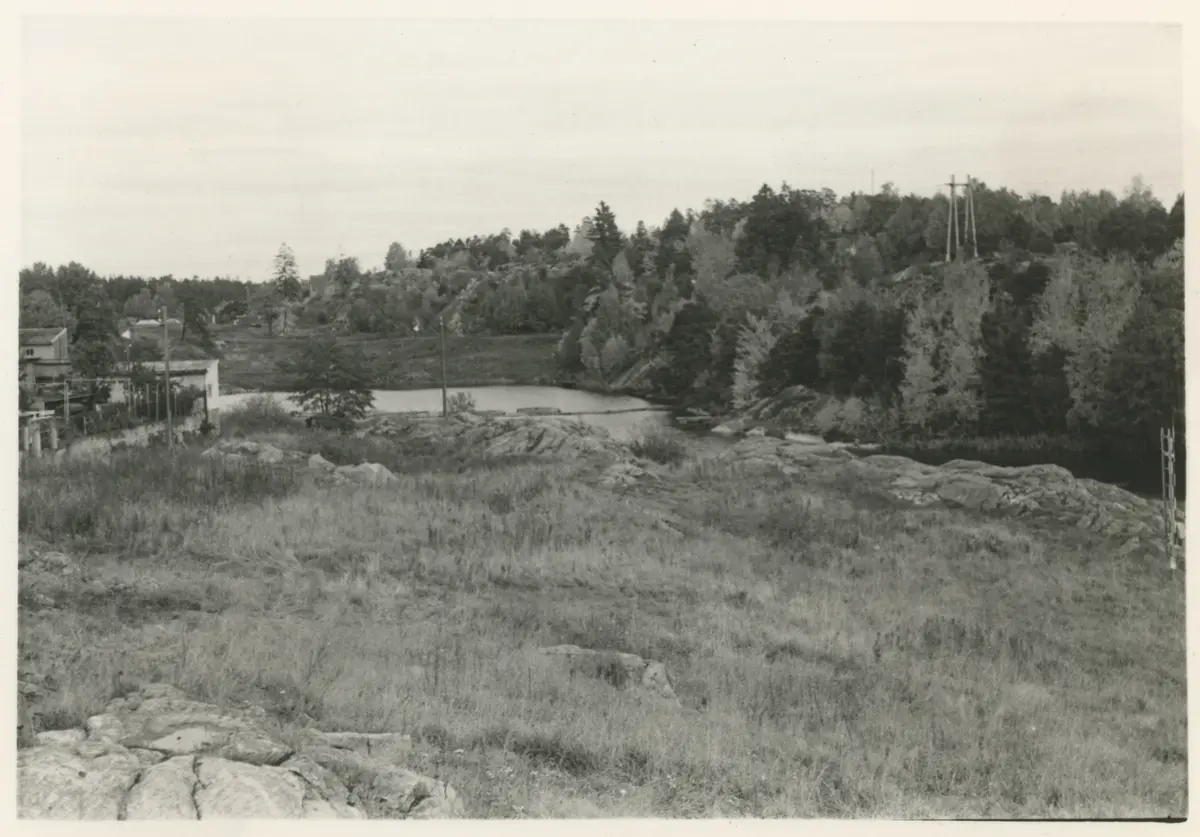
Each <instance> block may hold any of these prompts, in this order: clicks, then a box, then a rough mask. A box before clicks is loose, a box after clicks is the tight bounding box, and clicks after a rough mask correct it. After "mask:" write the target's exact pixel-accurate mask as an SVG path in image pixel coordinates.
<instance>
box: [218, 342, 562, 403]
mask: <svg viewBox="0 0 1200 837" xmlns="http://www.w3.org/2000/svg"><path fill="white" fill-rule="evenodd" d="M315 333H317V332H315V331H296V332H292V333H289V334H286V335H282V336H274V337H273V336H271V335H269V334H268V333H267V330H266V329H265V328H250V327H244V326H237V327H230V328H225V329H219V330H218V331H217V333H215V334H214V337H216V338H217V339H219V340H223V341H224V342H225V349H224V350H223V352H222V355H223V357H222V359H221V386H222V389H224V390H229V389H230V388H231V387H236V388H238V389H241V390H251V391H287V390H288V388H289V387H290V386H291V381H290V380H289V379H288V378H287V377H286V376H285V375H283V374H282V373H281V372H280V369H279V364H280V362H281V361H283V360H285V359H287V358H291V357H295V356H296V354H297V353H298V350H299V348H300V346H302V345H303V344H304V343H305V341H307V340H310V339H312V336H313V334H315ZM558 340H559V335H557V334H534V335H524V336H510V337H489V336H485V335H469V336H465V337H455V336H451V337H448V338H447V342H446V376H447V378H448V380H449V383H450V385H451V386H457V387H470V386H485V385H490V384H495V385H502V384H509V385H538V384H543V385H548V384H554V383H555V382H556V381H557V379H558V370H557V366H556V362H555V350H556V349H557V347H558ZM338 341H339V342H341V343H343V344H348V345H355V346H358V347H361V348H362V350H363V353H364V354H365V355H366V357H367V360H368V370H369V373H370V379H371V383H372V385H373V386H374V388H376V389H393V390H396V389H424V388H426V387H437V386H441V383H442V368H441V347H440V343H439V340H438V337H437V335H433V336H430V337H403V338H402V337H380V336H377V335H344V334H339V335H338Z"/></svg>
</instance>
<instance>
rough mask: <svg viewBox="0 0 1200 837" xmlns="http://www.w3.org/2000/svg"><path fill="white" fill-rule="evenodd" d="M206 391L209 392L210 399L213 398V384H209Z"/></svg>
mask: <svg viewBox="0 0 1200 837" xmlns="http://www.w3.org/2000/svg"><path fill="white" fill-rule="evenodd" d="M206 390H207V392H208V397H209V398H212V384H209V385H208V387H207V388H206Z"/></svg>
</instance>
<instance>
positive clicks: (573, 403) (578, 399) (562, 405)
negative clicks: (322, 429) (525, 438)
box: [214, 386, 668, 440]
mask: <svg viewBox="0 0 1200 837" xmlns="http://www.w3.org/2000/svg"><path fill="white" fill-rule="evenodd" d="M456 392H465V393H467V394H469V395H470V396H471V397H472V398H474V399H475V407H476V409H479V410H500V411H502V412H505V413H516V412H517V410H518V409H520V408H522V407H554V408H556V409H558V410H560V411H561V412H564V413H587V414H588V415H581V416H573V417H572V418H573V419H574V420H576V421H581V422H585V423H587V424H590V425H592V426H595V427H603V428H605V429H606V430H608V432H609V434H610V435H611V436H612V437H613V438H614V439H622V440H623V439H629V438H632V437H635V436H637V435H638V434H640V433H642V432H643V431H644V430H646V429H648V428H653V427H663V426H666V425H667V424H668V419H667V412H666V410H658V409H657V408H655V407H654V405H653V404H651V403H650V402H648V401H643V400H642V399H640V398H633V397H630V396H626V395H602V394H597V393H592V392H581V391H580V390H574V389H562V388H560V387H536V386H511V387H455V388H451V389H450V394H452V395H453V394H454V393H456ZM256 394H257V393H250V392H243V393H237V394H233V395H222V396H220V397H219V398H216V399H214V401H215V402H216V403H215V406H217V407H223V408H225V409H228V408H229V407H232V406H234V405H235V404H238V403H239V402H241V401H244V400H246V399H247V398H251V397H252V396H254V395H256ZM267 394H268V395H270V396H272V397H273V398H276V399H277V400H279V401H283V402H285V403H286V404H287V406H288V407H289V408H294V407H295V405H294V404H293V403H292V402H290V401H287V398H288V393H286V392H272V393H267ZM374 395H375V411H376V412H379V413H403V412H417V411H428V412H431V413H439V412H441V409H442V391H441V389H414V390H375V392H374ZM649 409H654V410H655V412H637V413H621V412H614V411H619V410H649ZM606 413H607V415H606Z"/></svg>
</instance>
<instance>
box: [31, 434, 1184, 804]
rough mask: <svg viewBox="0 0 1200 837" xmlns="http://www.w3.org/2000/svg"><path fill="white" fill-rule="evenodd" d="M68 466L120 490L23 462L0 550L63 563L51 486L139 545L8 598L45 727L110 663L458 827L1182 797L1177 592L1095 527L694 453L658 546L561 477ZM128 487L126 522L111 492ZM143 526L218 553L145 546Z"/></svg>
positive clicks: (655, 535) (626, 516)
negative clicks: (325, 756)
mask: <svg viewBox="0 0 1200 837" xmlns="http://www.w3.org/2000/svg"><path fill="white" fill-rule="evenodd" d="M299 438H300V439H308V440H309V443H311V444H314V445H316V444H324V443H325V442H323V441H322V440H321V439H320V437H319V436H318V435H317V434H302V435H301V436H300V437H299ZM334 444H336V445H338V446H341V447H340V448H339V449H341V450H343V451H345V453H343V454H342V455H345V456H350V455H351V454H353V455H355V456H359V455H369V456H371V457H372V458H373V459H372V461H381V459H382V457H384V456H387V455H391V456H395V457H399V456H400V454H399V453H396V452H395V451H396V450H401V449H402V447H397V448H396V449H393V452H392V453H391V454H388V453H387V450H385V447H384V442H383V441H380V440H376V441H370V440H353V439H345V440H338V441H337V442H336V443H334ZM368 444H369V445H376V444H378V445H379V447H377V448H365V447H360V445H368ZM327 458H333V457H332V456H331V457H327ZM114 461H115V460H114ZM385 464H386V463H385ZM75 467H76V468H77V471H75V472H73V473H72V480H73V481H74V483H76V484H77V485H79V486H89V485H91V486H95V487H96V489H97V492H101V491H108V492H109V493H110V494H112V495H114V496H115V497H116V499H115V500H114V501H113V502H112V503H109V502H108V501H107V499H104V498H99V497H97V498H96V499H95V500H92V499H91V496H92V495H91V494H90V493H89V492H86V491H84V492H81V493H79V494H77V495H72V494H70V491H71V490H72V489H71V488H70V487H69V486H67V485H65V484H64V482H63V479H64V477H63V474H62V473H57V472H54V471H51V470H48V469H47V470H45V471H43V470H40V469H38V468H34V469H33V470H32V471H31V472H30V473H28V474H27V475H26V476H25V477H24V478H23V480H22V486H21V492H22V494H21V510H22V515H23V520H22V537H23V538H24V537H35V536H36V537H38V538H41V539H44V540H46V541H49V542H51V543H53V544H56V545H59V546H66V547H67V548H68V549H70V546H71V545H70V544H69V542H68V541H67V540H66V538H64V536H63V534H62V533H60V531H59V530H58V529H57V528H56V527H57V526H58V525H59V522H60V521H59V519H58V518H54V517H52V516H51V515H53V514H54V513H55V512H52V511H51V510H49V509H48V508H43V507H44V506H49V505H51V504H50V503H49V501H50V500H52V499H54V498H55V497H56V496H58V494H60V493H63V494H65V495H66V496H67V497H68V499H69V500H70V502H69V503H68V504H67V507H68V508H83V507H84V503H83V501H84V499H86V500H87V502H88V503H92V504H93V505H92V506H89V507H90V508H93V509H94V513H95V517H96V519H97V520H100V521H105V526H104V527H101V528H99V529H97V530H94V531H100V532H101V533H102V534H105V533H106V534H105V536H106V537H107V538H108V541H109V542H111V543H120V542H126V543H134V544H140V545H141V547H142V548H141V549H139V550H137V551H123V552H120V553H117V554H115V555H113V556H111V557H108V558H104V557H103V556H100V557H98V558H97V559H96V561H95V564H94V566H93V567H92V568H91V569H92V571H93V574H94V575H95V576H96V577H97V578H100V579H105V578H119V579H121V580H123V581H124V582H125V583H124V584H123V585H122V586H120V587H119V588H118V587H116V586H114V585H111V584H110V590H109V592H108V593H107V594H105V595H99V594H96V593H89V592H87V591H86V590H83V589H75V588H73V587H72V586H71V585H72V584H73V582H72V581H70V580H69V579H60V580H57V581H56V582H55V583H58V584H59V585H60V588H56V589H55V590H54V591H53V592H54V594H55V598H56V600H57V602H58V604H57V605H55V606H53V607H51V606H48V605H45V604H44V603H39V602H38V601H36V600H34V598H33V597H29V599H28V600H25V599H23V600H22V606H21V613H20V618H21V624H20V632H19V637H18V642H19V646H20V652H21V671H22V677H23V678H26V677H31V676H32V675H33V674H34V673H36V674H37V675H39V676H40V677H41V678H42V679H43V680H45V679H47V678H52V679H53V680H54V681H55V682H56V683H57V688H56V689H55V690H54V691H53V692H51V693H50V694H49V695H48V696H47V697H45V698H44V699H42V700H41V702H40V704H39V706H38V707H37V709H38V711H39V712H40V713H41V714H40V718H41V720H40V721H39V723H40V724H41V725H42V726H41V728H48V725H49V724H51V723H52V724H54V725H56V726H65V725H68V724H78V723H82V721H83V719H85V718H86V717H88V716H89V715H91V714H94V713H95V712H97V711H99V709H100V708H101V707H102V706H103V705H104V701H105V700H106V699H107V697H108V694H107V685H106V684H108V683H110V682H111V680H112V675H113V673H114V672H116V671H124V672H126V673H127V674H130V675H132V676H134V677H145V678H152V679H154V678H156V679H165V680H169V681H170V682H174V683H176V684H178V685H179V686H180V687H182V688H184V689H185V690H187V691H188V692H189V693H191V694H193V695H195V696H196V697H198V698H200V699H206V700H213V701H217V702H225V701H234V700H251V701H254V702H256V703H259V704H260V705H263V706H264V707H266V708H267V709H268V710H269V711H271V712H272V713H273V714H275V715H276V716H277V717H279V718H280V719H281V720H283V721H284V722H285V723H288V724H292V723H304V722H307V719H312V720H313V721H314V722H316V723H318V724H320V725H321V726H322V727H323V728H326V729H355V730H361V731H368V732H372V731H391V730H396V731H404V732H410V733H412V734H413V738H414V743H415V744H416V746H415V748H414V751H413V754H412V761H411V763H410V764H408V765H407V766H409V767H411V768H412V769H414V770H418V771H420V772H423V773H426V774H427V775H435V776H437V777H439V778H442V779H446V780H448V781H450V782H451V784H453V785H455V786H456V787H457V788H458V790H459V791H460V793H461V794H462V796H463V797H464V798H465V799H466V800H467V801H468V804H469V805H470V806H471V808H472V811H471V812H472V814H473V815H476V816H487V817H504V816H515V815H525V816H595V815H607V816H636V815H658V816H713V817H720V816H739V815H742V816H744V815H750V816H761V817H779V816H877V817H893V818H894V817H920V816H927V817H948V816H981V817H988V816H1010V817H1097V816H1134V815H1146V816H1162V815H1163V814H1165V813H1174V814H1182V813H1184V812H1185V810H1186V788H1185V784H1186V711H1185V708H1184V701H1183V694H1184V679H1183V671H1184V656H1183V631H1182V614H1183V600H1182V597H1181V596H1180V597H1174V596H1172V595H1169V591H1164V590H1163V589H1162V588H1161V587H1160V586H1156V585H1154V584H1152V583H1150V582H1149V581H1147V580H1146V578H1145V575H1146V572H1145V568H1144V567H1140V566H1138V565H1137V564H1135V563H1133V562H1128V561H1121V560H1120V559H1119V558H1117V557H1116V555H1115V552H1112V553H1111V554H1109V553H1105V552H1104V550H1105V549H1106V548H1108V547H1105V546H1104V544H1103V543H1102V542H1100V541H1096V542H1095V543H1090V544H1088V543H1078V544H1077V543H1074V542H1072V541H1070V540H1069V539H1063V540H1061V541H1059V540H1048V538H1051V537H1052V535H1051V534H1049V533H1047V532H1046V531H1043V530H1037V531H1032V530H1030V531H1026V530H1024V529H1019V528H1017V526H1016V524H1014V525H1013V526H1011V527H1010V526H1009V525H1008V524H1006V523H1000V522H995V521H990V522H986V523H985V522H980V521H978V520H975V519H968V518H965V517H964V516H963V515H959V514H957V513H950V512H918V511H912V510H899V509H888V508H872V509H870V510H864V509H863V507H862V506H861V505H860V504H859V503H858V499H857V497H856V496H855V495H853V494H847V493H844V492H842V491H841V489H840V488H838V486H836V485H835V486H833V487H832V488H830V487H828V486H818V485H813V484H802V483H799V482H797V481H795V480H793V479H789V478H785V477H784V476H782V475H776V476H772V477H763V476H761V475H758V476H750V475H744V474H742V473H740V472H739V470H738V469H737V468H736V467H725V466H723V465H720V464H715V463H706V462H694V461H689V462H688V463H685V464H684V465H683V466H682V467H681V468H680V469H678V470H677V471H674V472H673V474H674V476H673V477H672V479H675V480H677V483H675V484H672V485H673V487H672V491H674V492H676V494H675V495H674V496H675V498H676V499H677V500H678V502H677V503H676V504H675V507H674V510H675V512H676V513H677V514H678V515H679V516H680V517H682V518H685V519H687V520H688V522H689V524H691V525H690V526H689V534H688V536H686V537H678V536H674V537H673V536H669V535H666V534H664V533H663V532H662V531H661V530H659V529H656V528H654V526H653V525H652V524H653V518H652V517H651V516H650V515H649V514H648V513H647V511H646V510H645V509H644V508H642V507H641V505H640V504H639V503H638V502H637V501H636V500H633V499H630V498H628V497H625V496H619V495H615V494H612V493H606V492H603V491H600V490H597V489H594V488H592V487H590V486H589V485H587V484H585V483H584V482H583V481H582V480H583V477H582V475H583V474H585V473H587V472H588V470H587V469H586V468H584V467H581V466H573V465H569V464H566V463H557V464H556V463H539V464H536V465H533V464H528V463H526V464H518V465H509V466H505V467H483V466H482V465H480V464H478V463H473V464H469V467H471V468H472V471H471V473H470V476H469V477H464V476H463V475H460V474H458V473H455V472H454V470H452V469H443V470H426V471H420V472H414V471H404V469H402V468H397V469H395V470H396V471H397V473H400V475H401V478H400V480H399V482H398V483H396V484H395V485H394V486H390V487H388V488H386V489H366V488H362V489H355V488H352V487H346V488H343V489H336V490H334V489H329V488H325V487H317V486H313V485H309V484H306V483H303V482H301V483H300V484H297V485H295V486H292V487H290V488H287V489H286V490H280V493H277V494H273V493H271V492H272V491H275V490H276V487H275V486H274V485H272V484H270V483H269V482H261V483H252V482H250V480H251V479H252V478H250V477H241V476H238V475H237V474H236V473H234V472H230V473H229V474H228V480H229V481H230V483H231V485H230V486H226V487H224V488H220V489H219V490H218V489H217V488H207V489H202V487H198V488H194V489H193V488H187V487H186V486H182V485H181V486H177V487H175V488H169V483H170V482H171V481H172V480H174V479H176V477H174V476H173V474H174V473H175V472H174V471H173V470H172V469H170V468H167V466H165V465H164V466H162V468H160V469H158V470H156V469H155V468H154V467H152V466H150V465H149V464H148V463H146V464H144V465H139V464H138V463H136V462H134V461H132V460H130V461H129V464H127V465H121V466H119V467H118V473H117V477H119V478H117V477H113V476H111V475H109V474H108V471H107V470H106V469H107V468H108V467H109V466H108V465H107V464H99V463H97V464H85V463H80V464H79V465H78V466H75ZM389 467H391V465H389ZM122 468H124V469H125V470H121V469H122ZM89 469H91V471H89ZM92 471H94V472H92ZM143 471H144V472H145V474H146V475H147V479H146V485H143V486H138V485H135V484H134V475H135V474H138V473H141V472H143ZM63 473H66V472H65V471H64V472H63ZM213 473H214V475H216V474H218V473H219V472H216V471H214V472H213ZM272 473H277V474H278V473H283V472H280V471H276V470H274V469H273V470H272ZM213 479H216V477H215V476H214V477H213ZM239 480H244V482H242V483H240V486H241V487H238V486H239V482H238V481H239ZM201 485H202V483H201ZM204 491H209V492H212V493H211V494H205V493H203V492H204ZM139 492H141V493H139ZM153 493H161V494H162V495H163V499H162V500H161V502H157V503H148V502H147V501H146V500H145V498H146V496H148V495H149V494H153ZM129 498H134V499H138V498H140V499H141V502H142V503H143V504H144V505H145V509H144V511H143V512H142V515H143V517H142V518H141V519H140V521H138V522H137V525H138V527H140V528H122V527H131V526H132V525H133V522H134V521H133V519H132V518H126V517H121V516H119V515H118V514H117V513H116V512H115V511H114V509H115V508H116V503H117V501H121V502H128V499H129ZM205 502H209V503H212V504H214V505H215V508H216V509H217V511H216V512H215V513H214V514H213V515H212V516H211V517H208V518H205V519H199V518H188V517H187V516H186V514H185V512H186V510H187V509H189V508H192V507H194V506H195V505H196V504H197V503H205ZM164 525H166V526H169V527H172V528H173V529H178V530H179V531H180V532H182V535H183V537H185V538H190V539H191V541H192V542H194V543H204V544H205V546H206V548H207V549H209V550H211V551H212V553H213V554H216V555H222V556H224V558H225V559H226V560H224V561H223V562H221V563H219V564H218V563H203V562H199V561H197V560H196V559H194V558H191V557H189V556H187V555H183V556H182V557H181V556H180V553H179V552H178V551H176V550H170V549H162V550H160V551H158V552H155V551H154V549H153V548H152V547H153V543H152V541H150V540H149V539H148V536H146V535H145V534H144V533H145V532H146V531H149V530H158V529H161V528H162V527H163V526H164ZM105 527H106V528H105ZM63 531H64V532H65V531H66V530H63ZM139 533H141V534H139ZM93 537H95V535H93ZM1097 552H1099V553H1101V555H1107V560H1104V561H1102V560H1101V559H1100V558H1098V557H1097V554H1096V553H1097ZM1117 604H1119V605H1120V607H1121V609H1122V612H1123V614H1124V616H1123V619H1122V624H1123V626H1124V627H1123V629H1122V630H1121V631H1113V630H1112V627H1111V626H1112V612H1113V608H1114V607H1116V606H1117ZM172 616H175V617H178V618H171V617H172ZM151 627H153V628H154V629H153V630H149V628H151ZM561 643H573V644H577V645H581V646H584V647H591V648H598V649H605V650H612V651H626V652H631V653H637V654H641V655H642V656H645V657H649V658H652V659H658V660H661V661H663V662H664V663H665V664H666V666H667V669H668V671H669V672H670V675H671V679H672V682H673V684H674V686H675V689H676V692H677V693H678V694H679V696H680V700H681V702H682V704H683V706H682V707H678V706H673V705H670V704H667V703H662V702H657V701H655V700H651V699H647V697H646V696H644V695H641V694H640V693H639V692H638V691H637V690H618V689H616V688H614V687H613V686H612V685H611V684H610V683H608V682H606V681H605V680H604V679H602V678H594V677H571V674H570V672H569V671H567V670H565V669H564V668H563V667H561V665H560V664H558V663H556V662H555V661H553V660H552V659H550V658H549V657H548V656H547V655H544V654H540V653H538V652H537V648H538V647H539V646H546V645H555V644H561Z"/></svg>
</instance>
